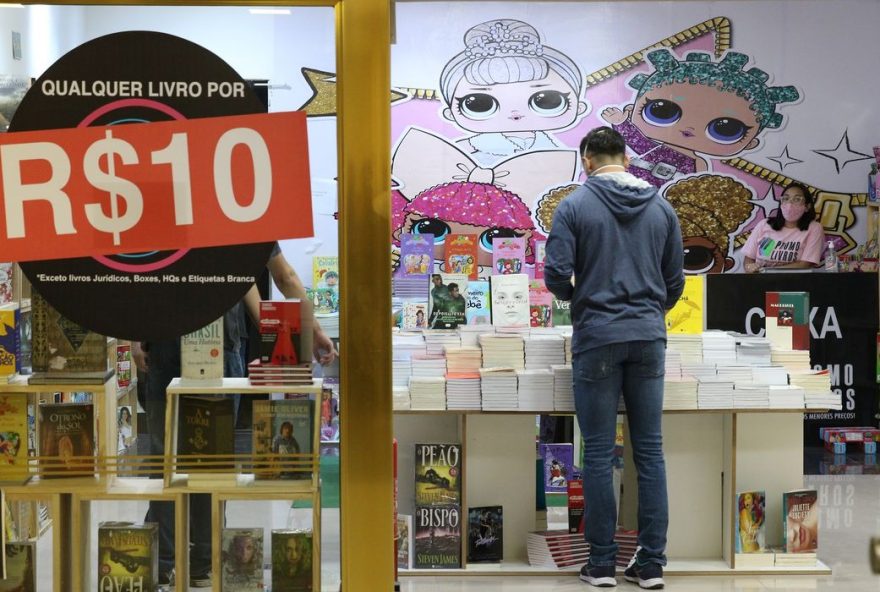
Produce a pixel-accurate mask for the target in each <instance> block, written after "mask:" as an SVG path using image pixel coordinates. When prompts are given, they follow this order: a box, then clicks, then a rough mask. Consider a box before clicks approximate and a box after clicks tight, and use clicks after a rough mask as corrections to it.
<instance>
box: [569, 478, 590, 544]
mask: <svg viewBox="0 0 880 592" xmlns="http://www.w3.org/2000/svg"><path fill="white" fill-rule="evenodd" d="M585 509H586V506H585V505H584V480H583V479H571V480H570V481H569V482H568V532H580V533H583V532H584V511H585Z"/></svg>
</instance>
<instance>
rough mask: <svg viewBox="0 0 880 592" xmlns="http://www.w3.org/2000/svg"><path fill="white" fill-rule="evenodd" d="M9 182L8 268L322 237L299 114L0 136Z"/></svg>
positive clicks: (4, 217)
mask: <svg viewBox="0 0 880 592" xmlns="http://www.w3.org/2000/svg"><path fill="white" fill-rule="evenodd" d="M0 175H2V187H0V192H2V194H0V200H2V204H3V207H2V208H0V253H2V258H3V260H5V261H36V260H44V259H64V258H71V257H87V256H97V255H111V254H115V253H134V252H143V251H154V250H169V249H182V248H191V247H210V246H219V245H231V244H248V243H259V242H267V241H272V240H278V239H285V238H302V237H307V236H312V234H313V231H312V209H311V204H312V200H311V189H310V182H309V179H310V176H309V162H308V140H307V135H306V117H305V114H304V113H301V112H284V113H270V114H257V115H235V116H228V117H211V118H204V119H188V120H175V121H165V122H156V123H137V124H129V125H115V126H103V127H81V128H73V129H61V130H45V131H33V132H16V133H9V134H0Z"/></svg>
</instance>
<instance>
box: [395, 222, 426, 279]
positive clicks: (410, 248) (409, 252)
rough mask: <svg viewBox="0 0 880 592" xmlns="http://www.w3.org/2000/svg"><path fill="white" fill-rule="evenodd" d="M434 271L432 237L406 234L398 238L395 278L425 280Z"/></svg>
mask: <svg viewBox="0 0 880 592" xmlns="http://www.w3.org/2000/svg"><path fill="white" fill-rule="evenodd" d="M433 271H434V235H433V234H412V233H406V234H403V235H401V237H400V266H399V267H398V268H397V274H396V275H397V276H400V277H407V278H421V279H425V280H427V279H428V277H429V276H430V274H431V273H432V272H433Z"/></svg>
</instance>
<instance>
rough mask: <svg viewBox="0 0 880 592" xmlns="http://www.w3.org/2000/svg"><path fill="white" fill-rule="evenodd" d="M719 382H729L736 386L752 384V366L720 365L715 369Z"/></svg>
mask: <svg viewBox="0 0 880 592" xmlns="http://www.w3.org/2000/svg"><path fill="white" fill-rule="evenodd" d="M715 371H716V373H717V375H718V379H719V380H729V381H730V382H732V383H734V385H736V386H739V385H741V384H752V383H753V381H754V378H753V374H752V367H751V366H742V365H740V366H728V365H723V364H718V366H717V367H716V368H715Z"/></svg>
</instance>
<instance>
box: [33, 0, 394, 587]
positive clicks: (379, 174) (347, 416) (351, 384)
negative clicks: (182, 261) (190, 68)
mask: <svg viewBox="0 0 880 592" xmlns="http://www.w3.org/2000/svg"><path fill="white" fill-rule="evenodd" d="M391 1H392V0H337V1H333V0H327V1H320V0H293V1H277V0H261V1H252V0H215V1H213V2H204V1H198V0H186V1H184V2H172V1H170V0H167V1H164V2H163V1H149V0H143V1H138V0H129V1H125V0H121V1H118V2H105V1H100V0H54V1H53V0H39V1H31V0H25V1H24V2H23V4H50V5H121V6H124V5H132V6H251V5H252V6H279V7H280V6H284V7H302V6H306V7H307V6H316V7H320V6H324V7H333V8H334V10H335V11H336V69H337V77H338V78H337V79H338V92H337V99H336V100H337V114H338V115H337V130H338V131H337V158H338V176H339V215H340V224H339V226H340V232H339V262H340V275H341V277H342V282H341V286H340V290H341V294H340V296H341V298H340V303H341V304H340V342H341V347H342V355H341V356H340V380H341V390H342V392H343V393H344V396H345V399H344V401H343V403H342V409H343V410H342V420H341V421H340V430H341V431H340V488H341V491H340V494H341V498H340V506H341V507H340V538H341V575H342V590H343V592H360V591H364V592H384V591H386V590H387V591H391V590H392V589H393V583H394V563H395V553H394V545H393V539H394V524H393V519H392V513H393V485H392V449H391V441H392V416H391V395H390V393H391V362H390V360H391V322H390V319H389V315H390V313H391V272H390V251H389V243H388V240H389V238H388V237H389V236H390V232H391V214H390V210H391V205H390V189H389V188H390V184H391V108H390V89H391V72H390V71H391V64H390V62H391V58H390V54H391ZM316 592H317V591H316Z"/></svg>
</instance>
